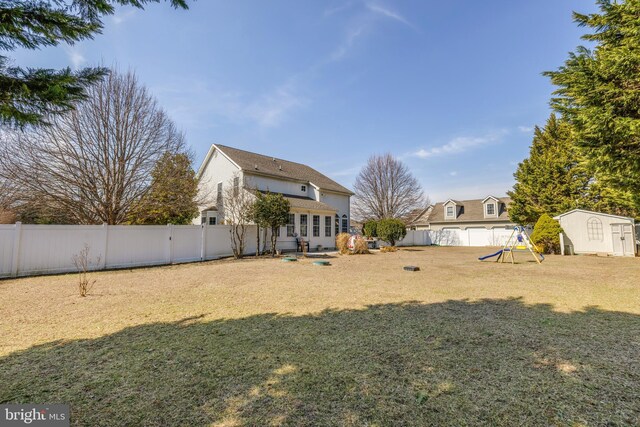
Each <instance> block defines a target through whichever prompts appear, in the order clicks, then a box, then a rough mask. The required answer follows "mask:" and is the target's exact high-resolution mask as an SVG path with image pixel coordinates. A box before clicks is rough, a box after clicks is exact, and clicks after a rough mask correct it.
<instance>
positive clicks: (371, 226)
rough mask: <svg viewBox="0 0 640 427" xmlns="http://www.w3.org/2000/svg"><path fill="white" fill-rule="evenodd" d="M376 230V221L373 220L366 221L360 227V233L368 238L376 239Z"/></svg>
mask: <svg viewBox="0 0 640 427" xmlns="http://www.w3.org/2000/svg"><path fill="white" fill-rule="evenodd" d="M377 228H378V221H373V220H372V221H367V222H365V223H364V225H363V226H362V233H363V234H364V235H365V236H367V237H369V238H371V237H378V235H377V234H376V229H377Z"/></svg>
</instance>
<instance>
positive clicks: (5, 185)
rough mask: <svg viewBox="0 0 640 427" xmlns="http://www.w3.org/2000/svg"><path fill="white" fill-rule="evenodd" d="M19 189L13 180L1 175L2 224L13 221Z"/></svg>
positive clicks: (0, 221) (0, 222)
mask: <svg viewBox="0 0 640 427" xmlns="http://www.w3.org/2000/svg"><path fill="white" fill-rule="evenodd" d="M16 197H17V191H16V188H15V186H14V185H13V184H12V182H10V181H8V180H6V179H4V178H2V176H0V224H9V223H12V222H13V221H14V219H15V214H14V211H13V209H14V208H15V201H16Z"/></svg>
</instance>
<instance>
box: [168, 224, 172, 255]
mask: <svg viewBox="0 0 640 427" xmlns="http://www.w3.org/2000/svg"><path fill="white" fill-rule="evenodd" d="M167 234H168V236H169V260H168V261H169V262H168V263H169V264H171V263H173V224H167Z"/></svg>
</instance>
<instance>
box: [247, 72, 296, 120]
mask: <svg viewBox="0 0 640 427" xmlns="http://www.w3.org/2000/svg"><path fill="white" fill-rule="evenodd" d="M307 103H308V101H307V100H306V99H305V98H303V97H301V96H300V95H299V94H298V93H297V88H296V86H295V84H293V83H286V84H284V85H281V86H278V87H276V88H275V89H274V90H273V91H271V92H269V93H267V94H264V95H262V96H261V97H260V98H258V99H257V100H255V101H253V102H251V103H250V104H248V105H246V106H244V107H241V108H240V114H241V115H244V116H246V117H249V118H251V119H253V120H254V121H255V122H257V123H258V124H260V125H261V126H263V127H275V126H278V125H279V124H280V123H281V122H282V121H283V120H284V119H285V118H286V117H287V115H288V114H289V113H290V112H291V111H293V110H295V109H298V108H301V107H303V106H305V105H307Z"/></svg>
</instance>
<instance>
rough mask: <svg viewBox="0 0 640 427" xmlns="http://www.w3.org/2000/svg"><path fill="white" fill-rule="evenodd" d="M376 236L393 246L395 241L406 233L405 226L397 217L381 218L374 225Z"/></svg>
mask: <svg viewBox="0 0 640 427" xmlns="http://www.w3.org/2000/svg"><path fill="white" fill-rule="evenodd" d="M376 233H377V234H378V238H379V239H382V240H384V241H385V242H389V244H390V245H391V246H395V244H396V242H397V241H398V240H400V239H402V238H403V237H404V236H406V235H407V227H406V226H405V225H404V222H402V221H400V220H399V219H381V220H380V221H378V224H377V227H376Z"/></svg>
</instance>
